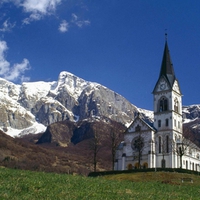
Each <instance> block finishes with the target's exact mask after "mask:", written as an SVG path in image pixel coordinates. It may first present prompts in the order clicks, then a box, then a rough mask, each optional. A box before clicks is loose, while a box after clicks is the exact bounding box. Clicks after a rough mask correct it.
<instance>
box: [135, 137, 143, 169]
mask: <svg viewBox="0 0 200 200" xmlns="http://www.w3.org/2000/svg"><path fill="white" fill-rule="evenodd" d="M144 146H145V145H144V138H143V137H142V136H141V133H139V135H138V136H137V137H136V138H135V139H134V140H133V142H132V147H133V149H134V150H136V152H138V167H139V169H140V168H141V164H140V162H141V158H142V152H143V149H144Z"/></svg>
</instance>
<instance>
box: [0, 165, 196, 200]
mask: <svg viewBox="0 0 200 200" xmlns="http://www.w3.org/2000/svg"><path fill="white" fill-rule="evenodd" d="M182 177H190V178H192V179H193V181H194V182H193V183H190V182H186V183H181V178H182ZM0 199H1V200H3V199H9V200H15V199H20V200H23V199H27V200H34V199H37V200H40V199H42V200H43V199H44V200H47V199H53V200H56V199H67V200H68V199H69V200H71V199H80V200H82V199H85V200H86V199H87V200H88V199H113V200H116V199H120V200H122V199H136V200H139V199H143V200H144V199H153V200H156V199H159V200H162V199H183V200H185V199H187V200H188V199H200V178H199V176H197V175H190V174H179V173H172V172H171V173H169V172H146V173H145V172H140V173H133V174H119V175H110V176H104V177H98V178H91V177H83V176H73V175H67V174H54V173H43V172H31V171H22V170H13V169H7V168H0Z"/></svg>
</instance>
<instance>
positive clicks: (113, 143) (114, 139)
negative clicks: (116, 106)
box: [108, 122, 124, 170]
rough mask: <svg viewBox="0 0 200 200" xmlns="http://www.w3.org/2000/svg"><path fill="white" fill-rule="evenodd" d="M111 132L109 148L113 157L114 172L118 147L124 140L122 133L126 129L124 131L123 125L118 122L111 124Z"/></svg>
mask: <svg viewBox="0 0 200 200" xmlns="http://www.w3.org/2000/svg"><path fill="white" fill-rule="evenodd" d="M111 126H112V127H111V130H110V134H109V138H108V140H109V147H110V149H111V156H112V170H114V164H115V155H116V150H117V146H118V145H119V143H120V142H121V140H122V133H123V131H124V129H122V125H121V124H120V123H118V122H113V123H112V124H111Z"/></svg>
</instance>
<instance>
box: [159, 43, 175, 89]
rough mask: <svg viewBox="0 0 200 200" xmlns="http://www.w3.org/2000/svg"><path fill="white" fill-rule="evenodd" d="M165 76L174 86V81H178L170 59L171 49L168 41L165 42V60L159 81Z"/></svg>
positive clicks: (163, 60)
mask: <svg viewBox="0 0 200 200" xmlns="http://www.w3.org/2000/svg"><path fill="white" fill-rule="evenodd" d="M162 76H164V77H165V78H166V79H167V80H168V81H169V83H170V85H171V86H172V85H173V83H174V80H175V79H176V76H175V73H174V67H173V64H172V61H171V58H170V53H169V48H168V44H167V40H166V42H165V48H164V53H163V59H162V64H161V69H160V75H159V79H160V78H161V77H162Z"/></svg>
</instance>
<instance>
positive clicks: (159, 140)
mask: <svg viewBox="0 0 200 200" xmlns="http://www.w3.org/2000/svg"><path fill="white" fill-rule="evenodd" d="M161 142H162V141H161V137H160V136H159V137H158V153H161V147H162V144H161Z"/></svg>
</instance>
